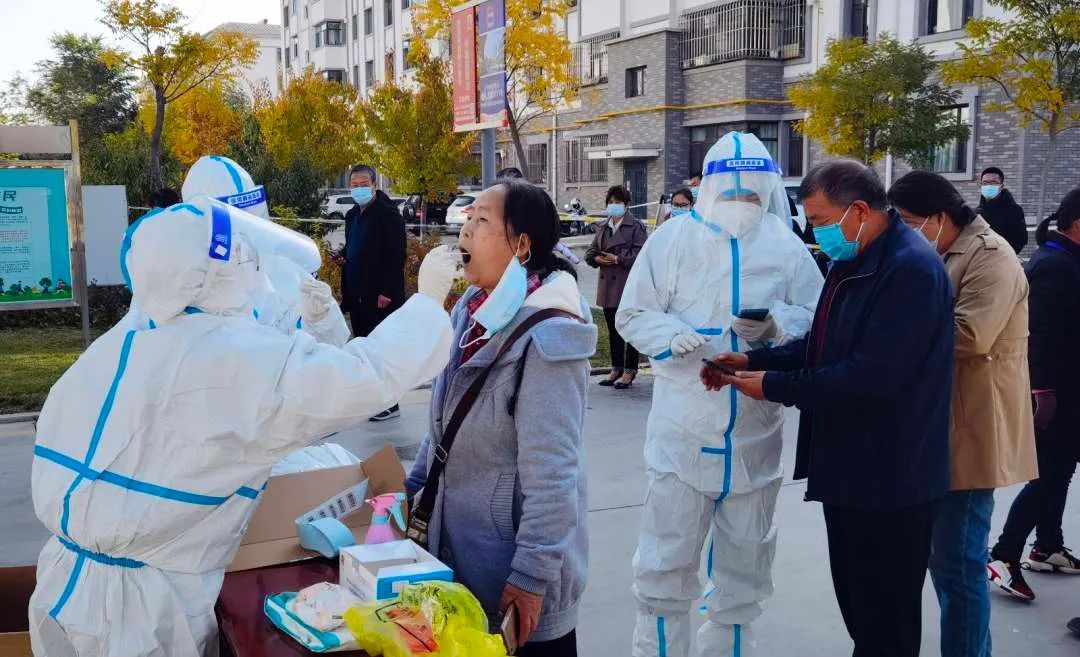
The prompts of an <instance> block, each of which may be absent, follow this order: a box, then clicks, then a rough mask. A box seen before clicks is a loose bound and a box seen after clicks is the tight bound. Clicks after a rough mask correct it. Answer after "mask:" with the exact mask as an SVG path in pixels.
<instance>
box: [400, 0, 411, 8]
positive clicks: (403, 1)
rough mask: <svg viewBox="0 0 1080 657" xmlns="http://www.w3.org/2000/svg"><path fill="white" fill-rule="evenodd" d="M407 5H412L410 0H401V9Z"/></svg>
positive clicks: (407, 6)
mask: <svg viewBox="0 0 1080 657" xmlns="http://www.w3.org/2000/svg"><path fill="white" fill-rule="evenodd" d="M409 7H412V0H401V8H402V9H408V8H409Z"/></svg>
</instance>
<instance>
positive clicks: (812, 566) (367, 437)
mask: <svg viewBox="0 0 1080 657" xmlns="http://www.w3.org/2000/svg"><path fill="white" fill-rule="evenodd" d="M651 392H652V390H651V379H650V378H648V377H644V378H643V379H641V380H639V381H638V383H637V384H635V387H634V388H633V389H631V390H628V391H623V392H619V391H614V390H611V389H609V388H600V387H597V386H593V387H592V389H591V390H590V397H589V414H588V419H587V421H586V444H587V451H588V453H587V458H588V471H589V509H590V513H589V528H590V537H591V543H592V545H591V549H590V557H591V558H590V581H589V586H588V589H587V590H586V594H585V600H584V602H583V605H582V614H581V621H580V625H579V637H580V639H579V645H580V654H581V655H583V656H585V657H609V656H610V657H626V656H627V655H629V654H630V643H631V632H632V629H633V621H634V613H635V603H634V600H633V598H632V596H631V594H630V584H631V571H630V562H631V558H632V556H633V552H634V548H635V546H636V544H637V534H638V521H639V517H640V512H641V504H642V500H643V499H644V494H645V474H644V463H643V459H642V445H643V442H644V427H645V420H646V417H647V415H648V412H649V407H650V398H651ZM427 404H428V393H427V391H416V392H414V393H412V394H411V395H409V397H408V398H407V399H406V400H405V401H404V402H403V403H402V417H401V419H399V420H393V421H390V422H385V423H381V424H368V425H365V426H361V427H357V428H356V429H354V430H352V431H349V432H345V433H342V434H339V435H337V436H334V437H333V438H332V440H334V441H336V442H339V443H341V444H343V445H344V446H345V447H347V448H349V449H351V450H353V451H354V452H356V453H357V454H360V455H363V454H368V453H371V452H372V451H374V450H375V449H378V448H379V447H381V446H382V445H384V444H386V443H390V444H393V445H394V446H395V447H396V448H397V450H398V454H399V455H400V456H401V457H402V459H403V460H405V461H409V460H411V459H413V458H414V457H415V454H416V449H417V447H418V446H419V442H420V440H421V439H422V438H423V434H424V430H425V427H426V418H427ZM795 428H796V417H795V415H794V414H791V415H789V419H788V423H787V426H786V430H785V445H784V464H785V472H788V473H790V472H791V462H792V458H793V455H794V447H795V444H794V440H795V438H794V436H795ZM32 444H33V427H32V425H29V424H24V425H8V426H0V510H2V513H3V516H2V520H3V522H4V525H3V526H4V528H5V532H4V539H3V540H2V542H0V564H4V565H10V564H26V563H33V562H34V561H35V559H36V557H37V552H38V550H39V549H40V547H41V545H42V544H43V543H44V541H45V539H46V538H47V534H46V532H45V531H44V529H43V528H42V527H41V525H40V524H39V523H38V522H37V520H36V518H34V516H33V510H32V508H31V506H30V496H29V472H30V462H31V448H32ZM804 491H805V486H804V485H803V484H802V483H793V482H790V481H788V482H785V486H784V487H783V489H782V490H781V493H780V498H779V502H778V506H777V522H778V524H779V527H780V538H779V546H778V549H777V556H776V563H775V567H774V576H775V580H776V593H775V595H774V596H773V597H772V599H770V600H769V602H768V603H767V606H766V611H765V614H764V616H762V618H761V619H759V620H758V622H756V623H755V624H754V629H755V633H756V635H757V638H758V651H757V653H756V655H757V657H790V656H798V657H837V656H841V655H849V654H851V643H850V640H849V639H848V636H847V633H846V631H845V629H844V626H843V622H842V621H841V618H840V613H839V611H838V609H837V607H836V601H835V598H834V597H833V592H832V583H831V579H830V576H829V562H828V555H827V552H826V546H825V528H824V523H823V521H822V517H821V508H820V505H818V504H807V503H805V502H803V501H802V500H803V494H804ZM1018 491H1019V487H1014V488H1011V489H1008V490H1003V491H999V492H998V494H997V501H998V508H997V510H996V512H995V514H994V527H993V531H994V533H995V536H996V533H997V532H998V531H1000V529H1001V526H1002V524H1003V522H1004V516H1005V514H1006V513H1007V511H1008V506H1009V504H1010V503H1011V502H1012V499H1013V498H1014V497H1015V495H1016V493H1017V492H1018ZM1078 511H1080V503H1078V502H1077V501H1076V500H1075V499H1073V500H1070V503H1069V505H1068V507H1067V509H1066V514H1065V533H1066V537H1072V538H1073V539H1077V537H1080V519H1078V517H1080V514H1078ZM887 568H888V564H882V569H883V570H886V569H887ZM1029 581H1030V582H1031V585H1032V587H1033V588H1034V589H1035V591H1036V593H1037V594H1038V596H1039V598H1038V600H1037V601H1036V602H1035V603H1034V604H1031V605H1028V604H1024V603H1021V602H1015V601H1013V600H1011V599H1009V598H1007V597H1005V596H1003V595H999V594H998V592H997V591H994V592H992V598H993V614H994V615H993V638H994V654H995V655H998V656H1008V657H1013V656H1016V657H1028V656H1030V657H1035V656H1038V657H1074V656H1075V655H1077V654H1080V641H1078V640H1075V639H1073V637H1072V636H1070V635H1068V633H1067V632H1066V630H1065V629H1064V625H1065V622H1066V621H1067V620H1068V619H1069V618H1071V617H1072V616H1080V577H1075V578H1069V577H1068V576H1063V575H1061V576H1046V575H1038V574H1032V575H1030V578H1029ZM694 617H695V620H696V621H697V622H700V621H701V620H704V617H703V616H701V615H700V614H698V613H696V612H695V613H694ZM937 618H938V606H937V601H936V599H935V597H934V594H933V588H932V587H931V586H930V584H929V581H928V582H927V586H926V591H925V594H924V622H925V628H924V635H923V654H924V655H938V654H939V651H938V647H937V643H938V629H937Z"/></svg>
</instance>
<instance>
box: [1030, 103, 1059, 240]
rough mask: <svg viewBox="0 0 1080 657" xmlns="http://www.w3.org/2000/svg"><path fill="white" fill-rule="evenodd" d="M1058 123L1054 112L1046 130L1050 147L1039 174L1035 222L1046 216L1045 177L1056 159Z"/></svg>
mask: <svg viewBox="0 0 1080 657" xmlns="http://www.w3.org/2000/svg"><path fill="white" fill-rule="evenodd" d="M1060 123H1061V117H1060V115H1059V114H1057V113H1055V114H1053V115H1052V116H1051V117H1050V125H1049V127H1048V129H1047V131H1046V132H1047V136H1048V138H1049V140H1050V148H1049V149H1048V150H1047V152H1046V159H1045V160H1043V165H1042V175H1041V176H1039V178H1040V180H1039V204H1038V206H1037V208H1038V209H1037V210H1036V212H1035V223H1038V222H1040V221H1042V220H1043V219H1044V218H1046V215H1045V214H1044V213H1045V211H1046V179H1047V178H1049V177H1050V167H1051V166H1052V165H1053V163H1054V160H1055V159H1057V146H1058V132H1059V130H1058V126H1059V125H1060Z"/></svg>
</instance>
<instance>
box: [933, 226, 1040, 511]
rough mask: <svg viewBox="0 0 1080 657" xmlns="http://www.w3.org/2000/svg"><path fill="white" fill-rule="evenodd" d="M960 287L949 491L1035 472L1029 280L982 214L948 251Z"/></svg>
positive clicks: (947, 261)
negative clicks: (1029, 371) (1029, 350)
mask: <svg viewBox="0 0 1080 657" xmlns="http://www.w3.org/2000/svg"><path fill="white" fill-rule="evenodd" d="M945 269H946V270H947V271H948V273H949V278H950V279H951V280H952V284H953V290H954V291H955V292H956V309H955V320H954V322H955V325H956V348H955V354H956V363H955V366H954V367H955V370H954V378H953V393H952V418H951V437H950V458H951V464H952V489H953V490H973V489H981V488H1000V487H1003V486H1009V485H1011V484H1015V483H1019V482H1024V481H1030V480H1032V479H1035V478H1036V477H1037V476H1038V470H1037V466H1036V460H1035V428H1034V421H1033V420H1032V414H1031V385H1030V383H1029V376H1028V359H1027V348H1028V282H1027V277H1026V276H1025V275H1024V270H1023V268H1022V267H1021V265H1020V261H1019V259H1018V258H1017V257H1016V254H1015V252H1014V251H1013V250H1012V247H1010V246H1009V243H1008V242H1006V241H1005V239H1004V238H1003V237H1001V236H999V235H998V234H997V233H995V232H994V231H993V230H992V229H991V228H990V225H989V224H988V223H987V222H986V221H985V220H984V219H983V218H982V217H977V218H976V219H975V221H974V222H972V223H971V224H970V225H968V226H967V227H965V228H964V229H963V230H962V231H961V233H960V235H959V237H957V239H956V241H955V242H954V243H953V245H952V247H951V248H950V249H949V250H948V251H947V252H946V253H945Z"/></svg>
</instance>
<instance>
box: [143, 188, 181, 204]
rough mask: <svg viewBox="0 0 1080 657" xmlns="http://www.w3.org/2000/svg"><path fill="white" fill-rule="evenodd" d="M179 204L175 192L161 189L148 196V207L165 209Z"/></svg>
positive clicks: (178, 197)
mask: <svg viewBox="0 0 1080 657" xmlns="http://www.w3.org/2000/svg"><path fill="white" fill-rule="evenodd" d="M179 202H180V195H179V194H177V193H176V190H174V189H170V188H168V187H162V188H161V189H159V190H157V191H156V192H154V193H153V194H152V195H151V196H150V207H152V208H167V207H169V206H171V205H176V204H177V203H179Z"/></svg>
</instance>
